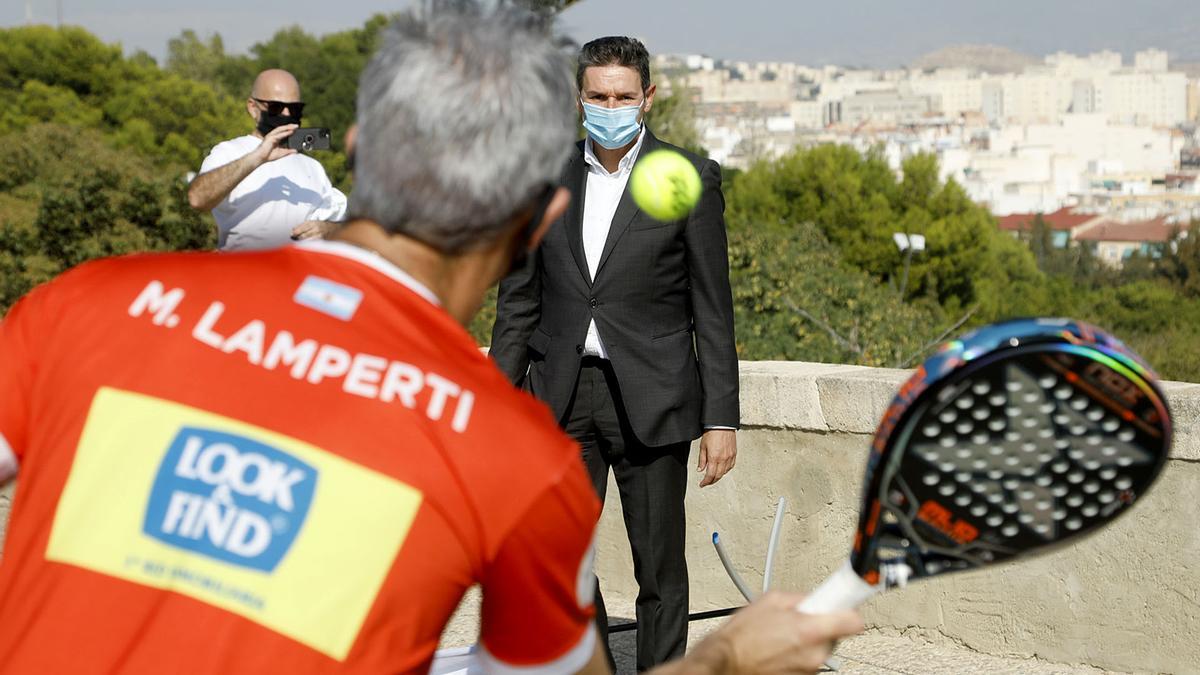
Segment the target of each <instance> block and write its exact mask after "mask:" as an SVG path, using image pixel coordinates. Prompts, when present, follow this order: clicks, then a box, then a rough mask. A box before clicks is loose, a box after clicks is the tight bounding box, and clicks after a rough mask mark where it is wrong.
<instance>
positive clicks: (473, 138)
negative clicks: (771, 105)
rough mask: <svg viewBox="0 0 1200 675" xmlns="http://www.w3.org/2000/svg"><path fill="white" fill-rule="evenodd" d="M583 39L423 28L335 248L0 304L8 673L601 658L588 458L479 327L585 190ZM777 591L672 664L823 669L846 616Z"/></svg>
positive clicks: (594, 664) (522, 30) (600, 668)
mask: <svg viewBox="0 0 1200 675" xmlns="http://www.w3.org/2000/svg"><path fill="white" fill-rule="evenodd" d="M572 100H573V94H572V83H571V79H570V74H569V70H568V66H567V64H566V62H565V58H564V55H563V54H562V53H561V52H560V51H559V49H558V48H557V47H556V42H555V41H554V39H553V38H552V37H551V36H549V35H548V34H547V32H546V31H545V30H544V28H543V27H541V26H539V25H538V24H537V22H536V21H534V20H533V19H532V18H531V17H529V16H528V15H526V14H522V13H518V12H513V11H509V10H498V11H496V12H495V13H491V14H488V15H486V16H480V15H477V14H472V13H471V12H452V13H444V14H440V15H437V16H435V17H434V18H432V19H430V20H429V21H428V22H422V21H417V20H415V19H412V18H405V19H401V20H400V21H399V22H398V23H397V25H396V26H395V28H393V30H392V32H391V33H390V34H389V36H388V38H387V40H386V45H385V47H384V48H383V49H382V50H381V51H380V52H379V54H377V55H376V56H375V58H374V59H373V61H372V62H371V64H370V65H369V66H368V68H367V69H366V71H365V72H364V74H363V77H362V81H361V83H360V89H359V98H358V110H359V136H358V138H359V144H358V145H359V148H358V153H357V166H356V169H357V188H356V190H355V193H354V195H353V198H352V202H351V211H350V212H351V214H352V222H350V223H349V224H348V225H347V226H346V228H345V229H344V230H343V231H342V232H341V233H340V235H339V239H340V240H339V241H333V242H314V243H311V244H302V245H297V246H294V247H290V248H286V249H280V250H275V251H268V252H256V253H245V254H225V255H217V254H170V255H144V256H132V257H126V258H119V259H108V260H102V261H97V262H92V263H88V264H85V265H81V266H80V267H77V268H75V269H74V270H71V271H70V272H67V273H65V274H63V275H62V276H60V277H59V278H58V279H56V280H54V281H52V282H50V283H48V284H46V285H44V286H41V287H40V288H38V289H36V290H35V291H33V292H32V293H30V294H29V295H28V296H26V297H25V298H23V299H22V300H21V301H20V302H18V303H17V304H16V305H15V306H14V307H13V308H12V310H11V311H10V313H9V315H8V316H7V317H6V318H5V320H4V321H3V322H2V323H0V482H4V481H7V480H9V479H10V478H13V477H14V476H19V477H20V486H19V490H18V491H17V494H16V501H15V503H14V505H13V516H12V522H11V524H10V528H9V530H8V535H7V542H6V547H5V550H4V556H3V560H2V562H0V626H2V627H3V629H2V630H0V672H3V673H10V672H11V673H59V672H63V673H67V672H69V673H108V672H132V673H163V672H194V673H223V674H224V673H241V672H245V673H264V672H280V673H305V672H344V673H377V672H420V671H423V670H425V669H427V668H428V666H429V663H430V659H431V657H432V655H433V652H434V649H435V648H436V646H437V641H438V637H439V635H440V634H441V632H442V629H443V627H444V625H445V623H446V621H447V620H448V619H449V617H450V614H451V612H452V611H453V610H454V608H455V606H456V605H457V604H458V602H459V599H460V598H461V596H462V595H463V593H464V591H465V590H466V589H467V588H469V587H470V586H472V585H474V584H479V585H481V587H482V590H483V597H484V602H483V610H482V614H483V616H482V634H481V639H480V642H481V648H480V650H479V654H478V658H479V666H480V668H481V669H482V670H484V671H496V672H525V670H526V669H530V670H529V672H537V673H543V672H545V673H559V672H562V673H568V672H589V673H602V672H604V671H605V670H606V669H607V666H606V665H605V663H604V659H603V656H602V652H601V651H600V650H599V649H598V647H597V639H596V634H595V631H594V629H593V628H592V626H591V625H590V621H589V619H590V617H591V616H592V614H593V608H592V599H591V592H592V588H593V584H592V576H591V569H590V567H591V565H590V550H591V539H592V536H593V528H594V524H595V521H596V517H597V510H598V504H597V502H596V498H595V496H594V494H593V492H592V490H591V487H590V485H589V483H588V479H587V477H586V475H585V474H584V471H583V469H582V467H581V466H580V464H579V461H578V448H577V447H576V446H575V445H574V444H573V443H572V442H571V441H570V440H568V439H567V438H566V437H565V436H563V435H562V434H561V432H559V431H557V429H556V425H555V424H554V420H552V419H551V417H550V415H549V414H548V412H547V411H546V410H545V409H544V408H543V407H542V405H541V404H539V403H537V402H536V401H534V400H533V399H532V398H530V397H528V396H526V395H524V394H521V393H519V392H517V391H516V390H514V389H513V388H512V387H511V386H510V385H509V384H508V383H507V380H506V379H505V378H504V376H503V375H502V374H501V373H500V372H499V371H498V370H497V369H496V368H495V367H494V366H493V365H492V364H491V362H490V361H488V360H487V359H486V358H485V357H484V356H483V355H481V354H480V353H479V351H478V349H477V348H476V345H475V343H474V342H473V341H472V339H471V338H470V336H469V335H468V333H467V332H466V331H465V330H464V328H463V324H465V323H467V322H468V321H469V320H470V319H471V317H472V316H473V315H474V313H475V312H476V311H477V310H478V308H479V306H480V304H481V302H482V299H483V296H484V293H485V291H486V289H487V288H488V287H489V286H491V285H492V284H494V283H495V282H496V281H497V280H498V279H499V278H500V277H501V276H503V275H504V273H505V272H506V271H507V270H508V269H510V268H511V266H512V265H513V264H514V261H515V260H517V259H519V258H520V257H521V254H522V253H524V252H525V251H527V250H528V249H529V247H531V246H534V245H536V243H537V242H538V241H539V240H540V238H541V236H542V235H543V234H544V233H545V230H546V228H547V227H548V225H549V223H551V222H553V221H554V220H555V219H556V218H557V217H558V215H559V214H561V213H562V211H563V210H564V208H565V207H566V204H567V201H568V199H569V195H568V194H567V193H566V192H565V191H564V190H562V189H556V188H552V187H549V186H550V185H552V184H553V181H554V180H555V178H556V176H557V173H558V171H559V169H560V167H561V165H562V161H563V157H564V155H563V148H569V147H570V146H569V142H568V141H569V140H570V139H571V138H572V137H573V136H574V124H573V117H572V108H571V105H572V103H571V101H572ZM795 601H796V598H794V597H791V596H777V597H773V598H771V599H769V600H767V601H765V602H763V603H760V604H759V605H757V606H756V607H754V608H752V609H751V610H749V611H748V612H747V613H745V614H744V615H742V616H740V617H736V618H735V619H734V620H733V621H731V622H730V623H729V624H728V625H727V627H725V628H724V629H723V630H722V631H720V632H719V633H718V634H717V635H716V636H714V637H712V638H710V639H709V640H707V641H706V642H704V643H703V644H702V645H700V646H699V647H697V649H696V650H695V651H694V652H693V653H692V654H689V656H688V657H687V658H686V659H684V660H683V661H682V662H679V663H677V664H675V665H673V666H668V667H667V668H668V669H675V670H687V671H689V672H691V671H700V672H765V671H766V670H768V669H769V670H773V671H780V670H783V671H786V670H796V671H805V670H812V669H814V668H816V667H817V666H818V665H819V664H820V662H821V660H822V659H823V658H824V657H825V656H826V655H827V654H828V650H829V644H830V641H831V640H834V639H837V638H839V637H842V636H844V635H846V634H848V633H851V632H854V631H856V630H858V629H859V628H860V626H861V624H860V623H859V620H858V618H857V616H856V615H854V614H852V613H845V614H841V615H834V616H828V617H805V616H802V615H800V614H798V613H797V612H795V611H794V610H793V609H792V607H794V605H795Z"/></svg>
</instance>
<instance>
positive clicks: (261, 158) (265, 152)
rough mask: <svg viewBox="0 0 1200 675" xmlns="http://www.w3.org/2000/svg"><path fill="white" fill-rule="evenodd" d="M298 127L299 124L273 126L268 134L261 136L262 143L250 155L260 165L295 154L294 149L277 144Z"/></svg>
mask: <svg viewBox="0 0 1200 675" xmlns="http://www.w3.org/2000/svg"><path fill="white" fill-rule="evenodd" d="M299 128H300V126H299V125H297V124H285V125H283V126H281V127H275V128H274V129H272V130H271V132H270V133H269V134H267V135H266V136H263V141H262V143H260V144H259V146H258V147H257V148H255V149H254V151H253V152H251V153H250V156H251V157H253V158H254V159H255V160H257V162H258V164H259V165H262V164H266V163H267V162H274V161H275V160H277V159H283V158H284V157H287V156H289V155H294V154H296V151H295V150H292V149H291V148H287V147H281V146H280V145H279V144H280V143H281V142H282V141H283V140H284V139H285V138H287V137H288V136H291V135H292V132H293V131H295V130H296V129H299Z"/></svg>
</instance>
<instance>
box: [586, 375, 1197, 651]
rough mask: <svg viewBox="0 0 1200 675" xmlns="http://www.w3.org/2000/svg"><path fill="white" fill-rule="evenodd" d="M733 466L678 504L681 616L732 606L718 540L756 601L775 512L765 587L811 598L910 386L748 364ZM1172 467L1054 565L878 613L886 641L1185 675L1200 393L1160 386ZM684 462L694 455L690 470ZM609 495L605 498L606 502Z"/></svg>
mask: <svg viewBox="0 0 1200 675" xmlns="http://www.w3.org/2000/svg"><path fill="white" fill-rule="evenodd" d="M741 367H742V370H741V377H742V416H743V423H744V429H743V431H742V432H741V433H739V435H738V461H737V466H736V468H735V469H734V470H733V472H731V473H730V474H729V475H728V476H727V477H726V478H725V479H723V480H722V481H720V482H719V483H717V484H716V485H714V486H711V487H708V488H704V489H703V490H701V489H697V488H696V484H697V483H698V482H699V474H695V477H694V478H693V480H692V483H691V485H690V486H689V492H688V551H687V556H688V562H689V565H690V573H691V589H692V596H691V605H692V611H703V610H707V609H715V608H720V607H728V606H731V605H736V604H741V603H742V598H741V596H740V595H739V594H738V592H737V590H736V589H735V588H734V586H733V584H732V582H730V580H729V578H728V576H727V575H726V574H725V571H724V570H723V568H722V567H721V564H720V561H719V560H718V558H717V555H716V552H715V551H714V550H713V547H712V544H711V536H712V532H713V531H714V530H716V531H718V532H720V534H721V541H722V543H723V544H724V545H725V547H726V549H727V550H728V551H729V553H730V556H731V557H732V558H733V559H734V561H735V562H736V563H737V566H738V571H739V573H740V574H741V576H742V578H743V579H745V580H746V582H747V584H748V585H750V586H751V587H752V588H755V589H757V588H759V587H760V586H761V581H762V568H763V562H764V559H765V557H766V547H767V541H768V538H769V535H770V528H771V522H772V520H773V518H774V516H775V505H776V502H777V501H778V499H779V497H780V496H784V497H787V500H788V506H787V512H786V519H785V522H784V527H783V534H782V537H781V540H780V545H779V549H778V552H777V553H776V563H775V571H774V573H773V581H772V586H773V587H776V588H787V589H793V590H804V589H810V588H812V587H814V586H815V585H816V584H818V583H819V582H820V581H821V580H822V579H823V578H824V577H825V575H826V574H828V573H829V572H830V571H831V570H832V569H833V568H834V567H835V566H837V565H838V564H840V563H841V562H842V560H844V558H845V557H846V555H847V552H848V551H849V547H850V544H851V538H852V534H853V531H854V526H855V524H856V521H857V502H858V493H859V488H860V482H861V477H862V471H863V467H864V465H865V461H866V455H867V446H868V443H869V441H870V438H871V434H872V433H874V431H875V425H876V423H877V421H878V420H879V418H880V417H881V415H882V413H883V411H884V408H885V407H886V406H887V403H888V402H889V401H890V400H891V398H892V396H893V395H894V393H895V391H896V389H897V387H898V385H899V384H900V383H901V382H903V381H904V380H905V379H906V378H907V376H908V371H900V370H888V369H880V368H862V367H855V366H837V365H825V364H811V363H783V362H778V363H776V362H743V363H742V364H741ZM1164 389H1165V390H1166V392H1167V396H1168V401H1169V404H1170V406H1171V408H1172V412H1173V413H1174V414H1175V418H1176V431H1177V437H1176V441H1175V446H1174V451H1173V459H1171V461H1170V462H1169V464H1168V466H1167V469H1166V471H1165V473H1164V475H1163V476H1162V478H1161V479H1160V481H1159V483H1158V484H1157V485H1156V486H1155V488H1154V490H1153V491H1152V492H1151V493H1150V494H1149V495H1148V496H1147V497H1146V498H1145V499H1144V500H1142V501H1140V502H1139V503H1138V504H1137V505H1136V506H1135V508H1134V509H1133V510H1132V511H1131V512H1130V513H1129V514H1126V516H1125V517H1123V518H1122V519H1120V520H1119V521H1117V522H1116V523H1114V524H1113V525H1112V526H1111V527H1110V528H1108V529H1106V530H1105V531H1103V532H1101V533H1100V534H1098V535H1096V536H1094V537H1091V538H1089V539H1087V540H1084V541H1083V542H1081V543H1079V544H1076V545H1072V546H1068V547H1066V548H1063V549H1061V550H1058V551H1055V552H1053V553H1051V554H1048V555H1045V556H1042V557H1039V558H1035V559H1032V560H1027V561H1022V562H1019V563H1015V564H1009V565H1006V566H1002V567H996V568H992V569H990V570H984V571H980V572H970V573H963V574H958V575H949V576H945V577H940V578H936V579H932V580H928V581H922V582H918V583H914V584H913V585H911V586H909V587H908V588H906V589H903V590H896V591H892V592H889V593H887V594H885V595H882V596H879V597H876V598H875V599H873V600H871V601H870V602H869V603H868V604H867V605H866V606H865V607H864V615H865V616H866V619H867V622H868V623H869V624H871V625H873V626H877V627H880V628H882V629H883V630H885V631H896V632H903V633H918V634H920V635H921V636H923V637H925V638H927V639H931V640H934V641H945V642H946V643H947V644H948V645H950V644H953V645H956V646H959V647H965V648H969V649H973V650H976V651H979V652H985V653H990V654H997V655H1009V656H1023V657H1030V656H1037V657H1039V658H1042V659H1046V660H1049V661H1056V662H1060V663H1078V664H1090V665H1094V666H1097V667H1101V668H1105V669H1111V670H1120V671H1139V672H1140V671H1154V672H1195V671H1196V668H1197V666H1196V664H1198V663H1200V639H1198V638H1200V574H1198V573H1200V385H1195V384H1182V383H1166V384H1165V385H1164ZM694 458H695V452H694V451H693V461H694ZM616 494H617V492H616V489H615V486H610V490H609V495H616ZM617 502H618V500H617V499H610V500H609V503H608V504H607V505H606V507H605V513H604V517H603V519H602V521H601V532H600V536H599V542H600V550H599V554H598V560H597V566H598V573H599V574H600V576H601V580H602V588H603V589H604V590H605V593H606V594H607V596H608V597H613V598H614V599H618V600H621V601H625V602H631V601H632V599H633V597H634V596H635V595H636V586H635V585H634V583H633V579H632V572H631V570H632V564H631V561H630V554H629V548H628V545H627V544H626V542H625V532H624V526H623V524H621V516H620V511H619V504H618V503H617Z"/></svg>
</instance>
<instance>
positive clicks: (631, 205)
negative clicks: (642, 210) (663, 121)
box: [585, 129, 658, 277]
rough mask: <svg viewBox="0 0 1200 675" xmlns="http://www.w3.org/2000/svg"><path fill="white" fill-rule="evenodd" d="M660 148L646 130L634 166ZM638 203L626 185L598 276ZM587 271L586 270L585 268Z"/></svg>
mask: <svg viewBox="0 0 1200 675" xmlns="http://www.w3.org/2000/svg"><path fill="white" fill-rule="evenodd" d="M657 147H658V139H656V138H655V137H654V134H652V133H650V130H649V129H646V137H645V138H643V139H642V147H641V148H640V149H639V150H638V156H637V159H636V160H635V161H634V163H633V164H634V166H637V163H638V162H640V161H642V158H643V157H645V156H646V155H648V154H650V153H651V152H652V151H654V150H656V149H657ZM638 211H639V210H638V206H637V203H636V202H634V201H633V194H632V193H631V192H630V191H629V183H628V182H626V183H625V191H624V192H623V193H621V201H620V202H618V203H617V211H616V213H614V214H613V219H612V224H611V225H610V226H609V228H608V239H605V240H604V251H603V252H602V253H601V254H600V264H599V265H597V266H596V276H597V277H598V276H600V270H602V269H604V263H606V262H608V257H609V256H610V255H612V252H613V249H614V248H616V246H617V242H618V241H620V239H621V235H623V234H625V230H628V229H629V224H630V223H631V222H633V218H634V216H636V215H637V214H638ZM585 269H586V268H585Z"/></svg>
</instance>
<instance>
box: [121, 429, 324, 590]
mask: <svg viewBox="0 0 1200 675" xmlns="http://www.w3.org/2000/svg"><path fill="white" fill-rule="evenodd" d="M316 485H317V471H316V469H314V468H313V467H312V466H310V465H308V464H307V463H305V462H303V461H301V460H300V459H298V458H296V457H294V456H292V455H290V454H288V453H287V452H284V451H282V450H280V449H278V448H273V447H271V446H269V445H265V444H263V443H260V442H258V441H256V440H252V439H249V438H246V437H244V436H237V435H234V434H230V433H225V432H221V431H216V430H213V429H201V428H196V427H183V428H182V429H180V430H179V433H178V434H177V435H176V436H175V440H174V441H172V443H171V446H170V447H169V448H168V450H167V454H166V456H165V457H164V458H163V461H162V464H161V465H160V466H159V468H158V475H157V476H156V477H155V480H154V486H153V487H152V488H151V491H150V503H149V504H148V505H147V507H146V518H145V521H144V522H143V524H142V531H143V532H144V533H145V534H147V535H148V536H150V537H153V538H154V539H157V540H159V541H161V542H163V543H165V544H169V545H171V546H175V547H178V548H182V549H186V550H188V551H191V552H193V553H198V554H200V555H204V556H208V557H210V558H215V559H217V560H221V561H224V562H228V563H232V564H235V565H240V566H242V567H248V568H251V569H256V570H261V571H264V572H271V571H273V570H274V569H275V567H276V566H277V565H278V564H279V562H280V560H282V559H283V556H284V555H286V554H287V552H288V549H289V548H291V546H292V543H293V542H294V541H295V540H296V535H297V534H298V533H299V532H300V529H301V527H302V526H303V525H304V520H305V518H306V517H307V516H308V508H309V505H310V504H311V503H312V498H313V492H314V491H315V490H316Z"/></svg>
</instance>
